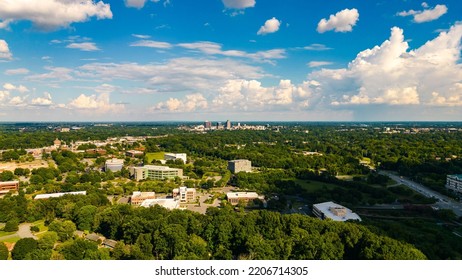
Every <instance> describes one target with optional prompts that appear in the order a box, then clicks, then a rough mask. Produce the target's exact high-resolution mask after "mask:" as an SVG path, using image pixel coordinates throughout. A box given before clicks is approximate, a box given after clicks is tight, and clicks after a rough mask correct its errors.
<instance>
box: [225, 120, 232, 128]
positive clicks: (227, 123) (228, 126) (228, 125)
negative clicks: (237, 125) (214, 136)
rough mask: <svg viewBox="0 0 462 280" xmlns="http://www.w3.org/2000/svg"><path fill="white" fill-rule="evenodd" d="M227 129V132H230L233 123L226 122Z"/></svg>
mask: <svg viewBox="0 0 462 280" xmlns="http://www.w3.org/2000/svg"><path fill="white" fill-rule="evenodd" d="M225 128H226V129H227V130H230V129H231V122H230V121H229V120H227V121H226V126H225Z"/></svg>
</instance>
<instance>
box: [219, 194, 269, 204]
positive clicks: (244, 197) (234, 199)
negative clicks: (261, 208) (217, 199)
mask: <svg viewBox="0 0 462 280" xmlns="http://www.w3.org/2000/svg"><path fill="white" fill-rule="evenodd" d="M226 199H227V200H228V202H229V203H231V204H232V205H237V204H238V203H239V201H243V202H244V203H249V201H253V200H255V199H260V200H264V199H265V197H264V196H262V195H259V194H258V193H256V192H229V193H226Z"/></svg>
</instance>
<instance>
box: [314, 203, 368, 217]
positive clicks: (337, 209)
mask: <svg viewBox="0 0 462 280" xmlns="http://www.w3.org/2000/svg"><path fill="white" fill-rule="evenodd" d="M313 214H314V215H315V216H316V217H318V218H319V219H321V220H324V219H331V220H334V221H338V222H344V221H348V220H357V221H361V218H360V217H359V216H358V214H356V213H354V212H353V211H351V210H350V209H348V208H346V207H344V206H342V205H340V204H336V203H334V202H332V201H328V202H323V203H318V204H314V205H313Z"/></svg>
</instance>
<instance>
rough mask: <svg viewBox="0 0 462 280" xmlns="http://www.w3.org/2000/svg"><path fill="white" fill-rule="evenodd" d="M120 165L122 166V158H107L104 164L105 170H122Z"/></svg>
mask: <svg viewBox="0 0 462 280" xmlns="http://www.w3.org/2000/svg"><path fill="white" fill-rule="evenodd" d="M122 167H124V160H123V159H118V158H111V159H108V160H106V163H105V164H104V170H105V171H108V170H111V171H112V172H117V171H120V170H122Z"/></svg>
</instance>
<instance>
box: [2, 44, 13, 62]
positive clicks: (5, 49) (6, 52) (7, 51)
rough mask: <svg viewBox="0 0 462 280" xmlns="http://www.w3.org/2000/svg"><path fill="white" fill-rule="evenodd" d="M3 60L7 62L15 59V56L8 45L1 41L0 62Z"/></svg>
mask: <svg viewBox="0 0 462 280" xmlns="http://www.w3.org/2000/svg"><path fill="white" fill-rule="evenodd" d="M2 59H6V60H11V59H13V54H12V53H11V52H10V48H9V47H8V43H7V42H6V41H5V40H0V60H2Z"/></svg>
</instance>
